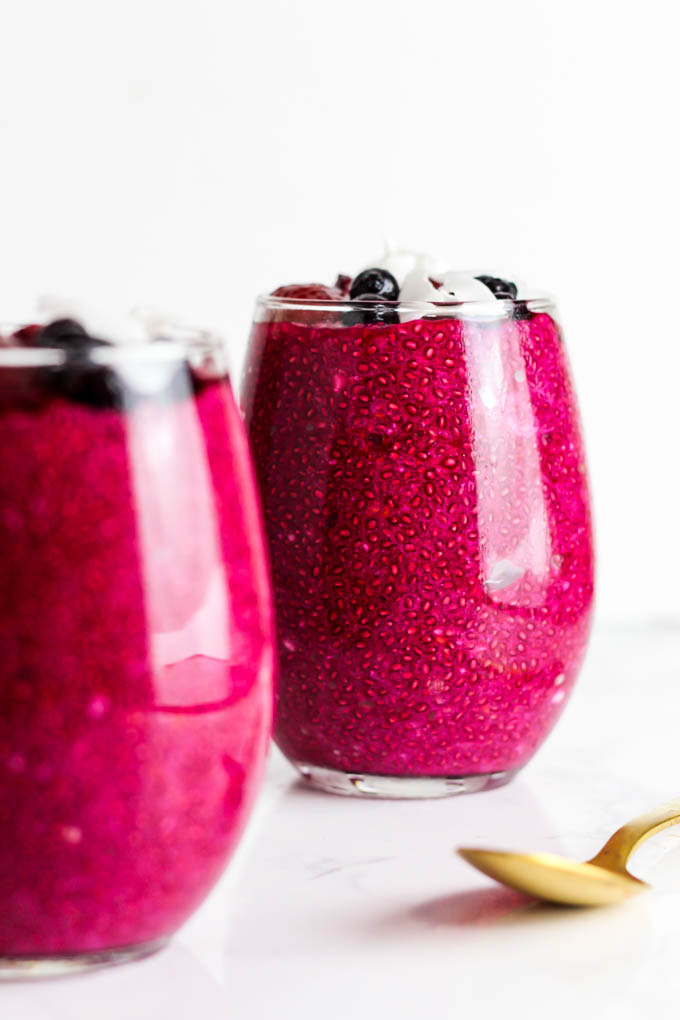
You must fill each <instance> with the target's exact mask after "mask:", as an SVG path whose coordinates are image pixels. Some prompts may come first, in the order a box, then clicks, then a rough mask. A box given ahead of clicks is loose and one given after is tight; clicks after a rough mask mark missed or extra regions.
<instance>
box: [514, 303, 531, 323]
mask: <svg viewBox="0 0 680 1020" xmlns="http://www.w3.org/2000/svg"><path fill="white" fill-rule="evenodd" d="M512 317H513V319H533V317H534V313H533V312H532V311H530V310H529V308H528V306H527V303H526V301H516V302H515V307H514V308H513V311H512Z"/></svg>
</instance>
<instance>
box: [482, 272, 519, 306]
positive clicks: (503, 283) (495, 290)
mask: <svg viewBox="0 0 680 1020" xmlns="http://www.w3.org/2000/svg"><path fill="white" fill-rule="evenodd" d="M475 280H479V282H480V283H483V284H484V286H485V287H488V288H489V290H490V291H491V293H492V294H493V295H494V297H497V298H501V299H503V298H505V299H506V300H510V301H514V300H515V298H516V297H517V285H516V284H514V283H511V282H510V280H501V278H500V276H476V277H475Z"/></svg>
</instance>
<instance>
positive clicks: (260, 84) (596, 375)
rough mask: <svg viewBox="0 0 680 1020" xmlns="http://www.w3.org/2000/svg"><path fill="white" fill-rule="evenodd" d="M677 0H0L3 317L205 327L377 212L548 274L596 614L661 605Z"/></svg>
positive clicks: (349, 260) (417, 239)
mask: <svg viewBox="0 0 680 1020" xmlns="http://www.w3.org/2000/svg"><path fill="white" fill-rule="evenodd" d="M674 15H675V4H673V3H671V2H670V0H669V2H665V0H647V2H646V3H644V4H642V3H636V2H635V3H634V2H626V0H618V2H598V0H591V2H589V3H583V2H582V0H572V2H566V0H565V2H549V0H548V2H546V0H542V2H531V0H515V2H513V3H507V2H506V0H484V2H479V0H468V2H455V0H401V2H398V0H373V2H371V0H343V2H334V3H327V2H324V0H287V2H278V0H268V2H262V0H261V2H253V0H250V2H247V0H239V2H238V3H236V2H233V0H184V2H181V3H180V2H177V0H116V2H107V3H105V2H101V0H100V2H93V0H59V2H58V3H56V2H54V0H2V2H1V4H0V27H1V28H2V57H1V58H0V141H1V144H2V150H1V152H0V282H1V286H2V298H1V300H2V309H1V311H0V316H2V318H11V317H14V316H22V315H23V314H29V312H28V311H27V309H30V307H31V305H32V303H33V301H34V299H35V297H36V295H37V294H39V293H43V292H45V291H57V292H62V293H66V294H70V295H74V296H81V297H85V298H87V299H88V300H89V301H94V302H101V303H103V304H114V305H120V306H124V305H127V304H130V303H137V302H142V303H145V304H148V303H152V304H158V305H161V306H164V307H169V308H170V309H172V310H176V311H178V312H180V313H182V314H184V315H190V316H192V317H193V318H194V319H197V320H199V321H201V322H203V323H206V324H210V325H214V326H217V327H218V328H220V329H221V330H222V331H224V332H225V333H226V335H227V337H228V339H229V342H230V345H231V349H232V360H233V362H234V367H235V369H236V371H237V374H238V373H240V365H241V362H242V357H243V350H244V344H245V339H246V334H247V329H248V321H249V318H250V314H251V310H252V304H253V299H254V296H255V294H256V293H257V292H258V291H262V290H265V289H269V288H271V287H274V286H276V285H278V284H280V283H284V282H291V281H300V280H306V279H321V280H325V281H329V282H332V280H333V278H334V276H335V274H336V272H337V271H339V270H342V271H346V272H349V273H352V272H353V271H354V270H355V269H356V268H357V267H358V266H360V265H361V264H364V263H365V262H366V261H367V260H369V259H371V258H372V257H373V256H375V255H376V254H377V253H378V252H379V251H380V249H381V246H382V240H383V237H385V236H387V237H389V238H390V239H392V240H393V241H394V242H396V243H398V244H401V245H409V246H412V247H419V248H428V249H431V250H434V251H437V252H440V253H443V254H444V255H448V256H449V257H450V259H451V261H452V263H454V264H455V265H456V266H457V267H459V268H466V267H469V266H472V267H477V268H480V267H488V268H489V269H490V270H496V271H498V272H506V273H509V274H517V275H518V276H520V277H523V278H525V279H526V280H529V281H531V282H532V283H534V284H535V285H536V286H538V287H541V288H544V289H547V290H549V291H551V292H553V293H554V294H556V296H557V297H558V300H559V304H560V308H561V313H562V318H563V321H564V324H565V327H566V331H567V339H568V343H569V346H570V349H571V353H572V360H573V365H574V370H575V375H576V379H577V385H578V389H579V392H580V397H581V404H582V412H583V417H584V420H585V426H586V433H587V441H588V448H589V454H590V464H591V474H592V480H593V488H594V493H595V500H596V512H597V523H598V539H599V550H600V561H599V611H600V616H601V618H607V619H613V618H618V619H622V620H626V621H627V620H639V621H645V620H651V619H656V620H659V619H662V620H669V619H677V618H679V617H680V599H679V598H678V582H677V577H678V572H679V571H680V541H678V506H679V503H678V489H679V486H678V481H677V479H678V454H677V447H678V440H679V439H680V427H679V419H680V401H679V400H678V382H677V377H678V373H679V372H680V355H679V353H678V351H679V349H680V336H679V335H678V332H679V331H678V325H677V321H678V317H677V306H678V297H677V289H678V283H679V282H680V271H679V268H680V267H679V266H678V256H677V252H678V244H679V241H680V238H679V236H678V235H679V227H680V216H679V213H678V202H677V192H678V188H679V186H680V185H679V183H678V182H679V174H678V170H679V169H680V167H679V165H678V157H677V145H678V137H677V136H678V126H677V125H678V71H677V64H678V45H677V38H678V33H677V24H675V23H674Z"/></svg>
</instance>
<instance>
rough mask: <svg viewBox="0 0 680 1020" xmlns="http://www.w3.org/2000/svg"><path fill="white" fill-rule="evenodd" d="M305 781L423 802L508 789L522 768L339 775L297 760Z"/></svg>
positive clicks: (331, 789) (328, 789) (352, 793)
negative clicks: (439, 773)
mask: <svg viewBox="0 0 680 1020" xmlns="http://www.w3.org/2000/svg"><path fill="white" fill-rule="evenodd" d="M293 765H294V766H295V768H296V769H297V770H298V772H299V773H300V775H301V776H302V778H303V779H304V780H305V782H306V783H308V784H309V786H311V787H313V788H314V789H315V790H323V792H324V793H338V794H340V795H341V796H344V797H382V798H385V799H388V800H422V799H424V798H427V797H454V796H455V795H456V794H459V793H480V792H481V791H482V790H494V789H495V788H496V787H497V786H505V784H506V783H509V782H510V780H511V779H513V778H514V776H516V775H517V772H518V771H519V769H508V770H507V771H506V772H487V773H486V774H484V775H478V776H371V775H369V774H368V773H366V772H339V771H337V770H336V769H326V768H323V767H322V766H320V765H308V764H307V763H306V762H302V761H293Z"/></svg>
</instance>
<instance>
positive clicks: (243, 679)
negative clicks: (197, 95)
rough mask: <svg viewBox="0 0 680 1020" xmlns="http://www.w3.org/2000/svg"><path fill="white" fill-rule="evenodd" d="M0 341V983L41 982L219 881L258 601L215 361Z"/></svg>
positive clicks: (256, 712)
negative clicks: (16, 979)
mask: <svg viewBox="0 0 680 1020" xmlns="http://www.w3.org/2000/svg"><path fill="white" fill-rule="evenodd" d="M30 330H31V327H29V328H28V331H24V335H26V333H27V332H29V333H30ZM0 336H2V337H3V340H2V342H0V546H1V547H2V549H3V555H2V557H0V661H1V662H2V672H1V674H0V777H1V778H0V976H2V977H5V976H10V977H16V976H32V975H37V976H42V975H46V974H54V973H60V972H63V971H72V970H78V969H84V968H88V967H91V966H96V965H99V964H102V963H107V962H117V961H121V960H125V959H129V958H134V957H138V956H141V955H144V954H146V953H148V952H151V951H153V950H155V949H157V948H159V947H160V946H161V945H163V943H164V942H165V941H166V940H167V938H168V937H169V936H170V935H171V934H172V933H173V932H174V931H175V930H176V929H177V928H178V927H179V926H180V925H181V924H182V923H183V922H184V920H185V919H186V918H187V917H188V916H189V915H190V914H191V913H192V912H193V911H194V910H195V909H196V907H197V906H198V904H199V903H200V902H201V900H202V899H203V898H204V896H205V895H206V894H207V892H208V891H209V890H210V888H211V887H212V886H213V884H214V883H215V881H216V880H217V878H218V876H219V875H220V873H221V872H222V870H223V868H224V866H225V863H226V862H227V860H228V859H229V857H230V855H231V853H232V851H233V850H234V847H235V844H236V843H237V841H238V839H239V836H240V834H241V830H242V828H243V826H244V824H245V821H246V818H247V816H248V813H249V811H250V808H251V805H252V802H253V797H254V795H255V792H256V790H257V787H258V783H259V781H260V777H261V774H262V770H263V763H264V759H265V753H266V748H267V744H268V738H269V733H270V722H271V714H272V658H273V640H272V633H271V605H270V601H271V596H270V589H269V580H268V568H267V565H266V559H265V554H264V548H263V539H262V533H261V521H260V513H259V507H258V502H257V498H256V493H255V489H254V482H253V478H252V472H251V464H250V459H249V452H248V447H247V439H246V435H245V431H244V428H243V425H242V421H241V418H240V415H239V412H238V409H237V407H236V406H235V402H234V399H233V396H232V391H231V388H230V383H229V379H228V376H227V373H226V369H225V367H224V364H223V361H224V355H223V348H222V346H221V344H220V342H219V341H218V340H216V339H215V338H213V337H211V336H209V335H206V334H201V333H191V332H186V331H180V332H177V331H175V333H174V334H173V335H170V333H168V334H167V335H165V334H164V335H162V336H161V337H159V339H158V341H156V342H149V343H142V344H138V345H134V346H132V345H127V346H126V345H111V346H108V345H107V346H104V345H101V346H86V347H83V348H82V349H78V350H73V351H71V350H65V349H64V348H63V347H55V348H44V347H42V348H41V347H34V346H24V345H23V344H22V342H21V336H22V333H20V334H19V336H18V337H17V335H16V331H14V330H11V329H4V330H0ZM8 337H10V339H8Z"/></svg>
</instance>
